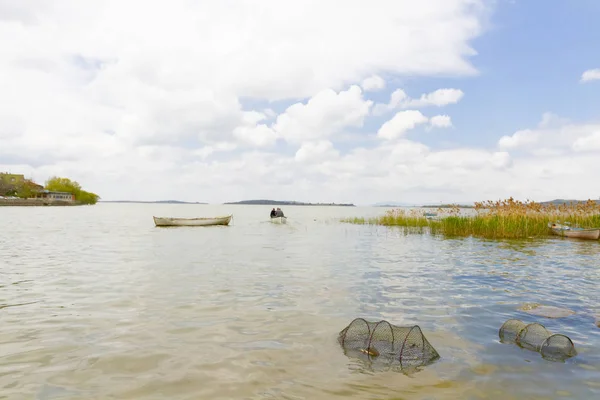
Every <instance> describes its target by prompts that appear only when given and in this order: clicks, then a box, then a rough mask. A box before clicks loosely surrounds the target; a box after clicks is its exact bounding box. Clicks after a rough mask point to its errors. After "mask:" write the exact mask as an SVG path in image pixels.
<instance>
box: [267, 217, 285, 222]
mask: <svg viewBox="0 0 600 400" xmlns="http://www.w3.org/2000/svg"><path fill="white" fill-rule="evenodd" d="M271 222H272V223H274V224H285V223H287V217H271Z"/></svg>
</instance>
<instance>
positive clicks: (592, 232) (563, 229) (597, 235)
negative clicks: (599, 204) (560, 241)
mask: <svg viewBox="0 0 600 400" xmlns="http://www.w3.org/2000/svg"><path fill="white" fill-rule="evenodd" d="M548 227H549V228H550V230H551V231H552V233H553V234H555V235H557V236H563V237H569V238H577V239H590V240H598V239H600V228H571V227H570V226H568V225H561V224H556V223H554V224H548Z"/></svg>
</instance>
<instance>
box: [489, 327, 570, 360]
mask: <svg viewBox="0 0 600 400" xmlns="http://www.w3.org/2000/svg"><path fill="white" fill-rule="evenodd" d="M499 336H500V341H501V342H502V343H514V344H517V345H518V346H520V347H523V348H525V349H528V350H532V351H537V352H539V353H540V354H541V355H542V357H543V358H545V359H548V360H552V361H564V360H566V359H567V358H570V357H573V356H575V355H577V351H576V350H575V345H574V344H573V342H572V341H571V339H570V338H569V337H568V336H565V335H561V334H552V333H551V332H550V331H549V330H548V329H546V327H545V326H544V325H542V324H538V323H531V324H526V323H525V322H523V321H520V320H518V319H509V320H508V321H506V322H505V323H504V324H502V326H501V327H500V331H499Z"/></svg>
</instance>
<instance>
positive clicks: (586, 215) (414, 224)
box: [343, 197, 600, 239]
mask: <svg viewBox="0 0 600 400" xmlns="http://www.w3.org/2000/svg"><path fill="white" fill-rule="evenodd" d="M343 222H349V223H362V224H365V223H368V224H376V225H385V226H402V227H408V228H420V229H417V230H416V231H418V232H430V233H432V234H442V235H446V236H474V237H481V238H490V239H494V238H496V239H501V238H505V239H518V238H535V237H544V236H548V235H549V234H550V231H549V229H548V224H549V223H551V222H559V223H563V224H569V225H570V226H572V227H582V228H595V227H600V204H599V203H598V202H596V201H593V200H588V201H587V202H583V203H573V204H567V203H564V204H560V205H555V204H540V203H536V202H533V201H529V200H528V201H525V202H522V201H518V200H514V199H513V198H512V197H511V198H509V199H506V200H499V201H485V202H477V203H475V206H474V215H464V214H462V212H461V209H460V208H459V207H458V206H454V207H452V208H443V209H442V208H440V209H438V210H437V216H436V217H433V218H427V216H425V213H424V211H423V210H419V209H412V210H405V209H394V210H390V211H388V212H386V213H385V215H383V216H380V217H377V218H372V219H370V220H365V219H364V218H363V219H359V218H356V219H354V220H352V219H346V220H343Z"/></svg>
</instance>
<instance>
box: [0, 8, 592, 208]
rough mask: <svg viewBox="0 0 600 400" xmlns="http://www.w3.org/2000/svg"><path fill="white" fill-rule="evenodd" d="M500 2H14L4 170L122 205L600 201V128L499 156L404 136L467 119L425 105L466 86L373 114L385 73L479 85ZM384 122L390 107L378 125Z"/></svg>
mask: <svg viewBox="0 0 600 400" xmlns="http://www.w3.org/2000/svg"><path fill="white" fill-rule="evenodd" d="M484 3H485V2H484V1H483V0H481V1H478V0H424V1H421V2H417V3H416V2H414V1H409V0H382V1H379V2H375V3H373V4H371V5H370V6H369V7H365V6H364V2H359V1H355V0H351V1H346V2H344V7H340V6H339V2H338V1H333V0H321V1H318V2H317V1H316V0H306V1H304V2H302V3H300V2H298V1H292V0H285V1H284V0H264V1H261V2H253V1H249V0H234V1H232V2H190V1H187V0H173V1H171V2H169V3H168V5H166V4H163V3H159V2H143V1H141V0H138V1H135V0H131V1H128V2H122V1H116V0H107V1H103V2H81V1H77V0H65V1H63V2H58V3H52V4H51V5H50V4H49V3H48V2H47V1H43V0H37V1H36V0H29V1H14V2H7V1H0V37H3V38H10V40H3V41H0V87H2V90H1V91H0V102H1V104H2V107H0V170H10V171H13V172H22V173H25V174H27V175H29V176H32V177H33V178H35V179H36V180H38V181H40V182H43V181H44V180H45V179H46V178H48V177H49V176H51V175H54V174H59V175H62V176H67V177H70V178H73V179H76V180H78V181H79V182H80V183H81V184H82V185H83V186H84V187H85V188H86V189H89V190H93V191H95V192H98V193H100V194H101V195H102V197H103V198H105V199H107V200H109V199H127V198H129V199H170V198H178V199H181V200H199V201H210V202H221V201H230V200H240V199H244V198H259V197H269V198H284V199H297V200H306V201H338V202H339V201H351V202H356V203H360V204H364V203H371V202H376V201H381V200H382V199H386V200H387V199H398V200H406V201H432V200H433V201H436V200H443V201H461V200H463V201H464V200H479V199H485V198H498V197H503V196H506V197H507V196H510V195H513V196H515V197H518V196H537V197H542V198H554V197H586V196H588V195H589V194H590V193H593V192H594V191H595V193H598V192H600V188H599V187H598V185H599V183H596V182H598V180H597V179H595V178H596V177H595V175H594V174H595V172H594V171H596V170H597V168H596V166H597V157H598V151H597V150H594V149H597V147H596V146H597V132H599V131H600V129H599V126H598V124H596V123H588V124H584V123H579V124H578V123H574V122H569V121H564V120H560V119H557V118H555V117H553V116H551V115H548V116H547V117H545V119H544V121H545V122H544V124H541V125H540V126H537V127H530V128H529V129H523V130H522V132H530V133H528V134H527V135H526V134H525V133H522V134H519V135H511V136H508V137H509V139H504V144H503V145H502V146H499V147H500V148H499V149H469V148H458V149H457V148H451V149H443V150H440V148H439V144H437V143H432V144H430V145H429V146H427V145H425V144H423V143H419V142H418V141H413V140H407V139H406V138H405V137H403V135H405V133H406V132H407V131H409V130H410V129H415V128H417V127H419V126H428V127H429V126H431V127H439V128H441V127H449V126H451V125H452V120H451V116H450V114H451V113H448V115H446V114H445V113H441V112H440V114H443V115H434V114H437V113H438V112H435V113H432V115H434V116H433V117H431V118H428V117H427V116H425V115H424V114H423V113H422V112H423V108H425V107H430V108H434V109H438V107H443V106H446V105H451V104H457V103H460V101H461V100H462V98H463V96H464V93H463V92H462V91H461V90H459V89H453V88H441V89H438V90H435V91H432V92H431V93H423V94H421V93H416V94H414V95H415V96H417V97H416V98H411V97H410V96H409V95H407V93H406V92H404V90H403V89H397V90H395V91H394V92H393V93H392V94H391V95H390V99H389V103H387V104H378V105H376V106H375V107H373V103H372V101H371V100H369V98H368V97H367V96H366V95H365V93H364V92H375V91H377V90H381V89H384V88H385V85H386V82H385V81H383V79H381V77H386V80H387V84H388V86H389V85H391V84H392V82H397V81H398V80H400V81H402V80H404V79H405V78H406V77H414V78H417V79H419V78H422V77H436V76H449V75H451V76H469V75H471V76H472V75H474V74H475V73H476V71H475V69H474V68H473V67H472V65H471V64H470V61H469V57H470V56H473V55H475V51H474V50H473V49H472V48H471V44H470V42H471V40H472V39H474V38H476V37H478V36H479V35H480V34H481V33H482V21H483V20H484V18H486V17H487V7H485V4H484ZM140 10H142V11H143V12H142V11H140ZM132 21H134V22H135V23H132ZM357 27H360V29H357ZM423 32H427V34H426V35H424V34H423ZM388 77H389V78H388ZM361 86H362V89H361ZM373 97H374V98H375V97H377V96H375V95H373ZM378 112H380V113H385V112H390V113H391V115H390V117H391V118H390V120H389V121H387V122H385V123H383V124H382V125H381V127H380V128H379V131H377V126H376V123H377V122H376V121H371V120H368V119H367V118H369V116H370V114H371V116H372V114H377V113H378ZM392 115H394V116H393V117H392ZM457 130H458V129H457ZM459 133H460V132H459ZM530 134H531V135H533V137H537V138H538V139H539V140H538V141H537V142H536V141H535V140H532V139H531V137H530V136H528V135H530ZM348 138H351V139H352V140H348ZM378 139H387V140H378ZM536 140H537V139H536ZM428 144H429V143H428ZM497 150H498V151H497ZM583 150H586V151H583ZM156 182H161V184H156ZM581 182H585V184H583V185H582V184H581ZM549 183H550V184H549Z"/></svg>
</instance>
